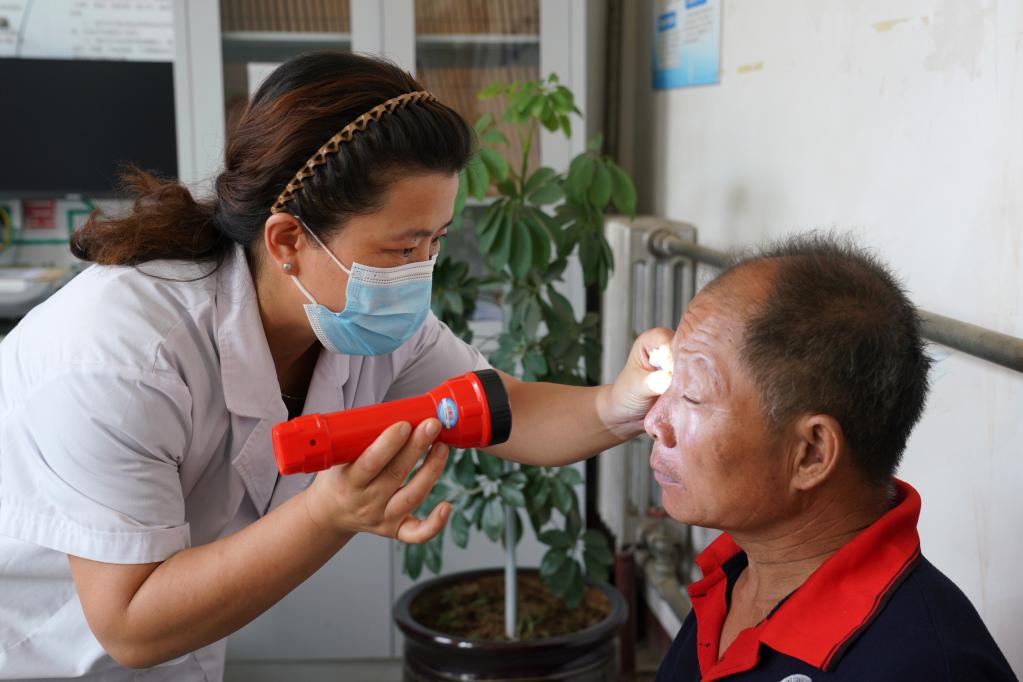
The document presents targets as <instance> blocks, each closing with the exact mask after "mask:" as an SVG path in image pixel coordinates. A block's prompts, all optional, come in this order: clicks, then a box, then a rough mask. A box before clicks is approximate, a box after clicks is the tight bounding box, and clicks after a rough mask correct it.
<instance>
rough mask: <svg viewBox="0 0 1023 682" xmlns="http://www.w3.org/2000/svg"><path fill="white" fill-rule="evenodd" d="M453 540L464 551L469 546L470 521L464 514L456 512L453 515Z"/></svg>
mask: <svg viewBox="0 0 1023 682" xmlns="http://www.w3.org/2000/svg"><path fill="white" fill-rule="evenodd" d="M451 539H452V541H454V543H455V545H456V546H457V547H461V548H462V549H465V547H466V545H468V544H469V519H467V518H465V514H463V513H462V512H457V511H456V512H454V513H453V514H452V515H451Z"/></svg>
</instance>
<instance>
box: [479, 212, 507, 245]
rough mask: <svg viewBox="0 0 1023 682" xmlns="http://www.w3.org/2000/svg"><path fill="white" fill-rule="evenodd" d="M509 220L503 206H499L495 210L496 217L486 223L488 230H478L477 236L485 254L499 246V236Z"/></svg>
mask: <svg viewBox="0 0 1023 682" xmlns="http://www.w3.org/2000/svg"><path fill="white" fill-rule="evenodd" d="M507 222H508V218H507V216H506V215H505V214H504V211H503V210H501V207H498V208H497V209H496V210H495V211H494V217H493V218H492V219H491V220H490V221H489V222H487V223H486V231H484V232H480V231H478V230H477V236H478V237H479V242H480V251H482V252H483V255H485V256H487V255H489V254H490V253H491V252H492V251H493V250H494V249H496V248H497V241H498V238H499V237H500V236H501V233H502V232H503V231H504V229H505V225H506V223H507Z"/></svg>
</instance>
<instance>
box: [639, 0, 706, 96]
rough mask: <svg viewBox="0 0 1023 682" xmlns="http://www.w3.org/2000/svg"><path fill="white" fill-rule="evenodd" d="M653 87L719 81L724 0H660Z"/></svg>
mask: <svg viewBox="0 0 1023 682" xmlns="http://www.w3.org/2000/svg"><path fill="white" fill-rule="evenodd" d="M655 16H656V25H655V27H654V29H655V32H654V59H653V64H654V74H653V75H654V87H655V88H658V89H665V88H684V87H687V86H690V85H710V84H712V83H717V82H719V73H718V72H719V70H720V63H721V0H658V4H657V13H656V15H655Z"/></svg>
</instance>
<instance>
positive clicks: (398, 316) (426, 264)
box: [291, 223, 436, 355]
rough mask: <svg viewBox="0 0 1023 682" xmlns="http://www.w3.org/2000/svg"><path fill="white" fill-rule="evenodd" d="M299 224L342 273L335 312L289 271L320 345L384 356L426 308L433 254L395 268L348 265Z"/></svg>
mask: <svg viewBox="0 0 1023 682" xmlns="http://www.w3.org/2000/svg"><path fill="white" fill-rule="evenodd" d="M303 226H305V223H303ZM305 229H306V231H307V232H308V233H309V234H310V235H312V238H313V239H315V240H316V243H317V244H319V245H320V246H321V247H323V250H324V251H326V252H327V255H328V256H330V258H331V260H333V261H334V262H335V263H336V264H337V266H338V267H339V268H341V269H342V270H343V271H344V272H346V273H347V274H348V288H347V289H346V290H345V299H346V300H345V309H344V310H342V311H341V312H339V313H336V312H334V311H332V310H330V309H328V308H326V307H325V306H322V305H320V304H319V303H317V302H316V299H314V298H313V297H312V294H310V293H309V292H308V291H307V290H306V288H305V287H304V286H302V283H301V282H300V281H298V277H296V276H295V275H292V276H291V280H292V281H293V282H294V283H295V286H297V287H298V289H299V291H301V292H302V293H303V294H304V295H305V297H306V298H307V299H309V303H307V304H306V305H305V306H304V307H305V314H306V316H307V317H308V318H309V324H310V325H311V326H312V328H313V333H315V334H316V338H317V339H319V340H320V343H322V344H323V347H324V348H326V349H327V350H329V351H333V352H334V353H345V354H347V355H384V354H386V353H390V352H391V351H393V350H395V349H396V348H398V347H399V346H400V345H401V344H403V343H405V342H406V341H408V340H409V339H411V338H412V336H413V335H414V334H415V333H416V330H418V329H419V327H420V326H421V325H422V324H423V321H424V320H425V319H426V315H427V314H428V313H429V311H430V290H431V288H432V286H433V265H434V262H435V261H436V259H435V258H431V259H430V260H428V261H422V262H419V263H409V264H408V265H401V266H398V267H396V268H374V267H370V266H368V265H360V264H359V263H355V262H353V263H352V268H351V270H349V269H348V268H346V267H345V266H344V265H342V264H341V261H339V260H338V259H337V257H336V256H335V255H334V254H333V253H331V251H330V249H328V248H327V247H326V246H325V245H324V244H323V242H322V241H320V238H319V237H317V236H316V234H315V233H313V231H312V230H310V229H309V228H308V227H306V228H305Z"/></svg>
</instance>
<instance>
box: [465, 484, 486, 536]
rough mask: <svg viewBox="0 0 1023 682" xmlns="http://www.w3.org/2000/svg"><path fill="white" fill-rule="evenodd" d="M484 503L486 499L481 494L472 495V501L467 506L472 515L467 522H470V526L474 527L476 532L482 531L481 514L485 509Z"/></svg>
mask: <svg viewBox="0 0 1023 682" xmlns="http://www.w3.org/2000/svg"><path fill="white" fill-rule="evenodd" d="M486 502H487V501H486V499H485V498H484V497H483V494H482V493H481V494H479V495H474V496H473V500H472V502H471V503H470V505H469V510H471V513H472V518H470V519H469V520H470V522H472V525H474V526H476V529H477V530H483V512H484V510H485V509H486V507H487V504H486Z"/></svg>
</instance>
